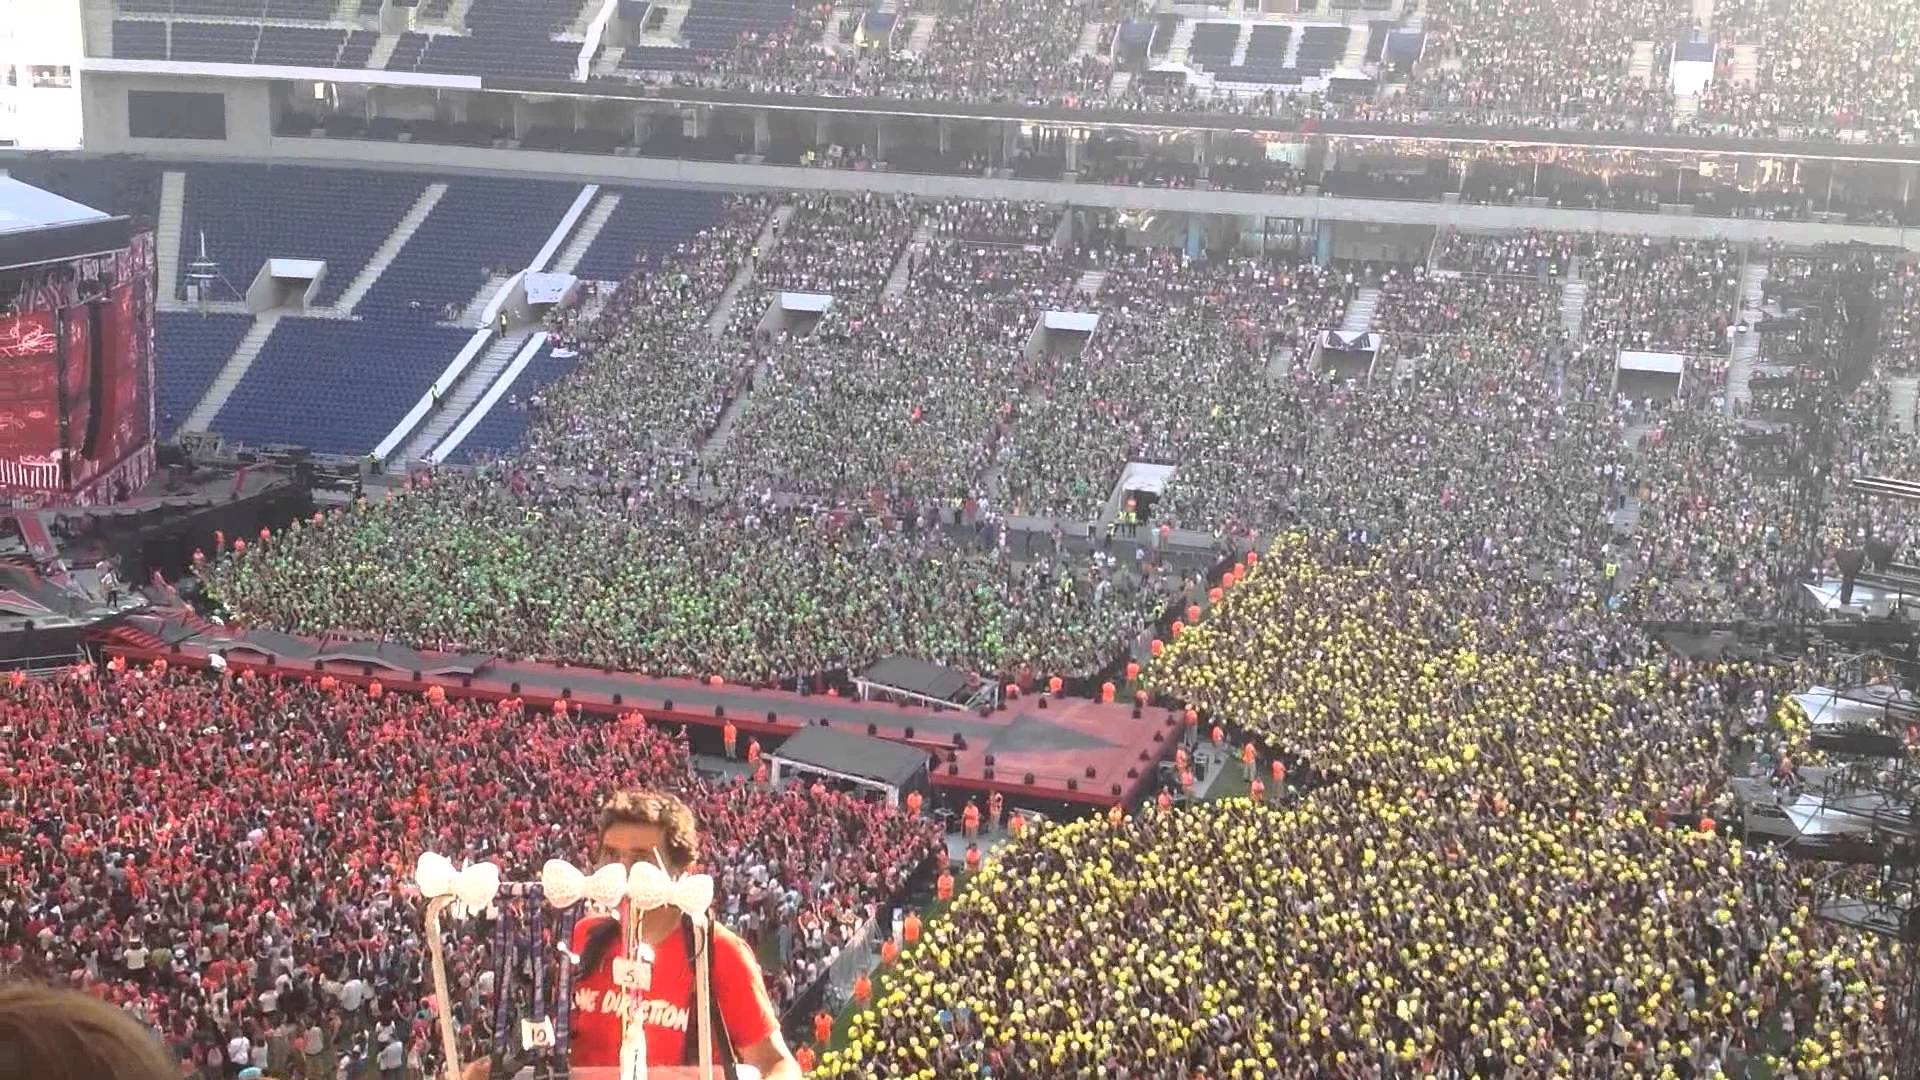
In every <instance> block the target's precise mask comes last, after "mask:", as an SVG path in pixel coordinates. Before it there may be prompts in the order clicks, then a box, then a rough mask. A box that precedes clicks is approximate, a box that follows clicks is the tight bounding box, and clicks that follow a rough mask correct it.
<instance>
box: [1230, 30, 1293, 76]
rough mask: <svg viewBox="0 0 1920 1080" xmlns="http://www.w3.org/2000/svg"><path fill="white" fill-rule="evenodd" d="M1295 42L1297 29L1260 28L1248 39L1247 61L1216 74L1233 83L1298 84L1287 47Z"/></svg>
mask: <svg viewBox="0 0 1920 1080" xmlns="http://www.w3.org/2000/svg"><path fill="white" fill-rule="evenodd" d="M1292 41H1293V27H1292V26H1289V25H1287V24H1285V23H1280V24H1277V25H1276V24H1272V23H1268V24H1264V25H1260V26H1256V27H1254V28H1253V33H1252V34H1250V35H1249V36H1248V37H1247V56H1246V59H1245V61H1244V62H1242V63H1241V64H1240V65H1239V66H1237V67H1228V68H1221V69H1219V70H1218V71H1217V72H1216V74H1218V75H1219V76H1220V77H1221V78H1222V79H1226V80H1228V81H1229V82H1271V83H1284V82H1294V83H1297V82H1299V81H1300V79H1299V76H1298V74H1297V73H1294V72H1292V71H1289V70H1288V68H1287V46H1288V45H1289V44H1290V43H1291V42H1292Z"/></svg>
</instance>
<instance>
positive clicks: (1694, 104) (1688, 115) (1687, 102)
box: [1673, 94, 1700, 121]
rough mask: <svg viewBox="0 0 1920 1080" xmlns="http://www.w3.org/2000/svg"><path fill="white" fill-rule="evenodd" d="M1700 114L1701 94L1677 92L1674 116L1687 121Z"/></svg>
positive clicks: (1674, 100) (1676, 118) (1674, 101)
mask: <svg viewBox="0 0 1920 1080" xmlns="http://www.w3.org/2000/svg"><path fill="white" fill-rule="evenodd" d="M1698 115H1700V96H1699V95H1698V94H1676V95H1674V99H1673V118H1674V119H1675V120H1680V121H1687V120H1691V119H1693V118H1694V117H1696V116H1698Z"/></svg>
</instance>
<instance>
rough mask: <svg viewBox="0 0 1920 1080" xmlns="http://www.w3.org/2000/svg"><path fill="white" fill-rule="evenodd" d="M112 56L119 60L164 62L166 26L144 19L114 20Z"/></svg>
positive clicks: (165, 54)
mask: <svg viewBox="0 0 1920 1080" xmlns="http://www.w3.org/2000/svg"><path fill="white" fill-rule="evenodd" d="M113 55H114V56H115V57H117V58H119V59H121V60H165V59H166V58H167V24H166V23H163V22H149V21H147V20H145V19H115V20H114V21H113Z"/></svg>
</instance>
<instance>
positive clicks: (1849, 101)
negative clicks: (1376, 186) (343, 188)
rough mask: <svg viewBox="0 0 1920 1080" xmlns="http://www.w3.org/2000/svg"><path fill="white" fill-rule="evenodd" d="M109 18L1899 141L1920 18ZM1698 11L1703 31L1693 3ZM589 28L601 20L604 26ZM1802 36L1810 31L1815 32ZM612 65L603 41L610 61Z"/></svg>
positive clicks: (1659, 12)
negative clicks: (1703, 19)
mask: <svg viewBox="0 0 1920 1080" xmlns="http://www.w3.org/2000/svg"><path fill="white" fill-rule="evenodd" d="M1407 6H1409V5H1406V4H1405V3H1404V0H1302V2H1301V3H1300V5H1299V8H1300V10H1299V11H1298V12H1296V13H1290V14H1286V15H1272V14H1267V15H1261V14H1246V15H1242V16H1240V17H1237V18H1236V17H1233V16H1231V15H1229V14H1226V13H1225V12H1222V11H1216V10H1213V9H1208V8H1203V7H1199V6H1192V7H1186V6H1176V7H1174V8H1173V9H1172V10H1171V11H1157V12H1156V11H1153V10H1150V9H1149V8H1147V7H1146V6H1145V5H1143V4H1141V3H1138V2H1128V0H1070V2H1065V3H1062V2H1057V0H951V2H948V3H945V4H940V5H929V6H928V7H926V8H924V9H923V8H919V7H915V6H913V5H910V4H903V5H900V6H899V7H897V8H894V9H890V10H885V11H882V10H880V9H877V8H876V9H873V10H868V9H866V8H861V7H855V8H851V9H849V8H838V7H836V8H832V9H829V8H824V7H822V8H806V7H803V6H797V5H795V4H794V3H793V2H792V0H677V2H668V3H653V4H648V3H642V2H639V0H606V4H605V5H604V7H603V5H602V4H600V3H597V2H584V0H542V2H540V3H536V4H531V5H528V4H522V3H518V2H510V0H473V2H472V3H471V4H469V5H459V4H446V3H441V4H437V5H436V4H426V5H422V6H420V7H418V8H413V7H407V8H401V7H398V6H397V5H392V4H388V5H386V6H385V7H383V6H382V5H381V4H379V3H378V2H377V0H366V2H363V3H361V4H359V5H358V6H353V5H343V6H340V7H335V6H334V5H329V4H316V3H314V2H312V0H302V2H293V0H262V2H260V3H253V2H242V0H122V2H121V3H120V4H119V6H118V8H117V10H116V13H117V14H118V16H119V18H117V19H116V20H115V21H114V23H113V26H112V35H111V38H112V39H111V41H97V40H96V41H93V42H91V43H90V46H89V49H90V51H91V52H93V53H95V54H97V55H111V56H114V57H119V58H125V59H173V60H184V61H192V62H202V63H209V62H220V63H236V64H282V65H304V66H320V67H333V66H340V67H373V68H380V69H385V70H389V71H404V72H426V73H437V74H456V75H477V76H488V77H514V78H532V79H554V80H568V79H576V78H581V77H583V76H584V77H585V78H588V79H611V80H640V81H646V82H651V83H665V84H672V85H679V86H693V87H702V88H709V89H711V88H719V89H734V90H742V91H754V92H763V93H776V94H812V95H827V96H835V97H845V96H856V97H867V98H875V99H890V100H914V101H940V102H952V103H969V104H980V103H996V104H1016V105H1018V104H1026V105H1036V106H1037V105H1047V106H1055V107H1067V108H1119V109H1127V110H1143V111H1165V112H1172V111H1191V112H1218V113H1237V114H1261V115H1283V116H1301V117H1305V116H1312V117H1320V118H1337V119H1355V120H1375V121H1381V122H1442V123H1461V124H1496V125H1519V126H1531V127H1549V128H1562V129H1566V128H1572V129H1583V130H1601V131H1636V132H1660V133H1669V132H1679V133H1697V134H1703V135H1704V134H1718V135H1740V136H1760V137H1769V136H1781V137H1795V138H1807V137H1820V138H1828V137H1843V138H1854V139H1867V140H1872V141H1906V140H1911V139H1913V138H1914V137H1915V135H1916V132H1920V80H1915V79H1914V77H1913V60H1912V58H1913V56H1914V55H1915V50H1916V48H1920V40H1916V38H1920V8H1917V7H1916V2H1915V0H1808V2H1806V3H1800V4H1794V5H1781V4H1777V3H1769V2H1767V0H1723V2H1721V3H1718V4H1715V5H1713V6H1712V8H1711V18H1710V19H1709V20H1708V21H1707V22H1706V24H1705V25H1702V24H1700V23H1697V22H1695V21H1694V20H1695V18H1696V17H1697V16H1696V15H1693V14H1689V12H1688V11H1687V9H1685V8H1684V7H1681V6H1676V5H1674V4H1672V3H1668V2H1666V0H1628V2H1627V3H1624V4H1622V3H1612V2H1606V0H1568V2H1566V3H1557V4H1550V5H1541V4H1538V3H1535V2H1533V0H1492V2H1486V0H1432V2H1430V3H1428V4H1426V5H1425V6H1424V8H1423V9H1420V10H1416V11H1414V12H1412V13H1411V14H1409V13H1408V12H1407V11H1405V10H1403V8H1404V7H1407ZM1694 10H1695V11H1696V12H1697V11H1698V10H1699V8H1698V5H1696V6H1695V8H1694ZM602 16H605V18H604V19H603V18H602ZM1815 31H1817V32H1815ZM614 43H619V44H614Z"/></svg>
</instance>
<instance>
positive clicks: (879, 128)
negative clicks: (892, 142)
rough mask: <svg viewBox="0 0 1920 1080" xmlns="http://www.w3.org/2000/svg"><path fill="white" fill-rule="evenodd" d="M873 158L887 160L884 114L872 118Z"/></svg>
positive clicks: (885, 119) (885, 120)
mask: <svg viewBox="0 0 1920 1080" xmlns="http://www.w3.org/2000/svg"><path fill="white" fill-rule="evenodd" d="M873 159H874V160H875V161H885V160H887V118H886V117H884V116H876V117H874V118H873Z"/></svg>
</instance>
